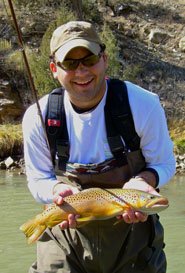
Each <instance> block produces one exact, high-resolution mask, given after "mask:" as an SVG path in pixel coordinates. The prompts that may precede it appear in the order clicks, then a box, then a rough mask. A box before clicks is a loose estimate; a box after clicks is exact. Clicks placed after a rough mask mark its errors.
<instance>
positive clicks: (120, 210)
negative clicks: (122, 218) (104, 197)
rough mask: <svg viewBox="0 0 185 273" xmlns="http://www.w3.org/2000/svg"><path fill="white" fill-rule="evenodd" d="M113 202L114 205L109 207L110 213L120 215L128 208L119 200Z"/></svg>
mask: <svg viewBox="0 0 185 273" xmlns="http://www.w3.org/2000/svg"><path fill="white" fill-rule="evenodd" d="M111 203H112V205H113V206H112V208H110V209H109V215H115V216H116V215H120V214H122V213H123V212H124V211H125V210H126V207H125V206H122V205H121V204H119V203H117V202H114V201H112V202H111Z"/></svg>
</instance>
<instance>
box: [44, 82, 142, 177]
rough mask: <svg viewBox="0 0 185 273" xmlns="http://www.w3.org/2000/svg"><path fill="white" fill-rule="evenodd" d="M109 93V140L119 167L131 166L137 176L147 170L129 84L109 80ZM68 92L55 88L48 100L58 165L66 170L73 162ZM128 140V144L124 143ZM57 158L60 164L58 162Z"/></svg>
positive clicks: (51, 138) (48, 127) (50, 135)
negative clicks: (68, 120)
mask: <svg viewBox="0 0 185 273" xmlns="http://www.w3.org/2000/svg"><path fill="white" fill-rule="evenodd" d="M107 81H108V91H107V97H106V103H105V107H104V113H105V123H106V131H107V140H108V144H109V147H110V150H111V152H112V154H113V156H114V158H115V160H116V163H117V164H116V165H117V166H118V167H121V166H124V165H127V164H128V165H129V166H130V169H131V173H132V174H133V175H134V174H136V173H138V172H139V171H140V170H142V169H143V168H144V167H145V160H144V157H143V155H142V152H141V150H140V137H139V136H138V134H137V133H136V130H135V126H134V121H133V117H132V113H131V109H130V104H129V99H128V93H127V87H126V84H125V83H124V82H123V81H120V80H117V79H108V80H107ZM64 92H65V91H64V89H63V88H62V87H60V88H56V89H54V90H53V91H52V92H51V93H50V94H49V98H48V106H47V113H46V120H45V125H46V132H47V136H48V141H49V145H50V149H51V154H52V160H53V164H54V166H56V164H57V165H58V166H57V169H59V170H61V171H65V170H66V163H67V161H68V159H69V148H70V147H69V136H68V131H67V124H66V117H65V110H64ZM122 139H123V140H124V143H123V141H122ZM56 155H57V158H58V160H57V161H58V162H57V163H56Z"/></svg>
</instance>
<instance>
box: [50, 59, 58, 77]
mask: <svg viewBox="0 0 185 273" xmlns="http://www.w3.org/2000/svg"><path fill="white" fill-rule="evenodd" d="M50 69H51V72H52V73H53V77H54V78H55V79H58V75H57V68H56V64H55V63H54V62H50Z"/></svg>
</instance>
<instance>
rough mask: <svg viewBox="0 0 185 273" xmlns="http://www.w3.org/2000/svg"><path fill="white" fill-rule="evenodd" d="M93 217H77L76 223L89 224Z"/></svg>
mask: <svg viewBox="0 0 185 273" xmlns="http://www.w3.org/2000/svg"><path fill="white" fill-rule="evenodd" d="M94 219H95V217H94V216H87V217H79V218H77V219H76V221H77V222H89V221H92V220H94Z"/></svg>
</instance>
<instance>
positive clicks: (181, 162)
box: [0, 155, 185, 175]
mask: <svg viewBox="0 0 185 273" xmlns="http://www.w3.org/2000/svg"><path fill="white" fill-rule="evenodd" d="M175 158H176V174H185V155H175ZM0 170H8V171H10V172H15V171H16V172H17V173H18V174H19V175H24V174H25V162H24V158H23V157H22V156H16V157H11V156H9V157H8V158H6V159H4V160H0Z"/></svg>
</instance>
